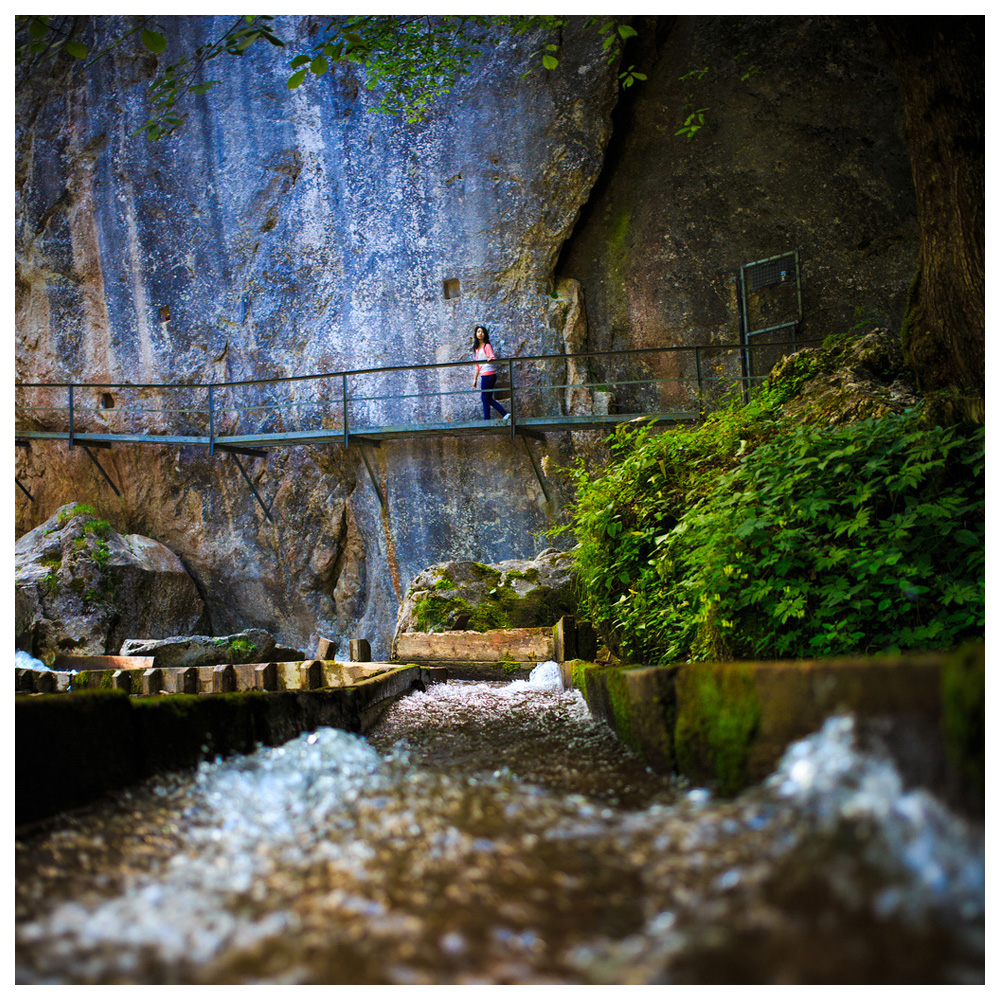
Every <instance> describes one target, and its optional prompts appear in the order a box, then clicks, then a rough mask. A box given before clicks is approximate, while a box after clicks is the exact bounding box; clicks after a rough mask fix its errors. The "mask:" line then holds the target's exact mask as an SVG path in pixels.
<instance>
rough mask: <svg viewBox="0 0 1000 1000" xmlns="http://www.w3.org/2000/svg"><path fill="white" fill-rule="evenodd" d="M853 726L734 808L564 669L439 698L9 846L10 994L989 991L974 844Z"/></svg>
mask: <svg viewBox="0 0 1000 1000" xmlns="http://www.w3.org/2000/svg"><path fill="white" fill-rule="evenodd" d="M858 730H859V727H858V725H857V724H856V723H855V721H854V720H853V719H852V718H850V717H838V718H834V719H831V720H829V721H828V722H827V724H826V725H825V727H824V728H823V730H822V731H821V732H820V733H817V734H815V735H813V736H811V737H809V738H808V739H806V740H804V741H802V742H801V743H798V744H795V745H794V746H793V747H791V748H789V750H788V752H787V753H786V755H785V758H784V760H783V761H782V763H781V765H780V767H779V768H778V769H777V770H776V772H775V773H774V774H773V775H772V776H771V777H770V778H769V779H768V780H767V781H765V782H763V783H762V784H761V785H759V786H757V787H755V788H753V789H750V790H748V791H747V792H745V793H744V794H742V795H741V796H739V797H737V798H735V799H732V800H728V801H724V800H716V799H715V798H713V797H712V796H711V795H710V794H709V793H708V792H707V791H706V790H704V789H698V788H690V787H686V786H685V785H684V784H683V783H681V782H678V781H677V780H675V779H674V780H672V779H668V778H665V777H661V776H657V775H655V774H653V773H651V772H650V771H648V770H646V769H645V768H644V767H643V766H642V764H641V762H640V761H639V760H638V759H637V758H635V757H634V756H632V755H631V754H630V753H629V752H628V751H627V750H625V749H624V748H623V747H622V745H621V744H620V743H619V742H618V741H617V739H616V738H615V737H614V736H613V735H612V734H611V733H610V731H609V730H607V729H606V728H604V727H603V726H601V725H600V724H598V723H595V722H594V721H593V720H592V719H591V718H590V716H589V713H588V711H587V708H586V706H585V704H584V703H583V700H582V699H581V698H580V696H579V694H578V693H577V692H574V691H564V690H562V688H561V686H560V685H559V681H558V670H557V668H556V667H555V664H548V665H542V666H540V667H538V668H536V670H535V671H534V672H533V673H532V676H531V679H530V680H528V681H514V682H512V683H508V684H502V683H472V682H455V681H452V682H449V683H448V684H444V685H438V686H435V687H433V688H430V689H429V690H428V691H427V692H426V693H416V694H413V695H410V696H409V697H407V698H404V699H402V700H400V701H398V702H397V703H396V704H395V705H394V706H393V707H392V708H391V709H390V710H389V712H388V713H387V714H386V716H385V717H384V718H383V720H382V721H381V722H380V723H379V725H378V726H377V728H376V729H375V730H374V731H373V732H372V733H370V734H369V736H368V737H367V738H366V739H362V738H360V737H357V736H354V735H351V734H348V733H344V732H340V731H338V730H334V729H321V730H318V731H316V732H314V733H310V734H304V735H303V736H301V737H299V738H298V739H296V740H293V741H292V742H290V743H287V744H285V745H284V746H282V747H278V748H262V749H260V750H258V751H257V752H256V753H253V754H251V755H248V756H244V757H235V758H230V759H228V760H222V761H214V762H205V763H203V764H202V765H201V766H200V767H199V768H198V769H197V771H195V772H191V773H187V774H181V775H175V776H171V777H169V778H159V779H156V780H153V781H151V782H148V783H147V784H145V785H143V786H140V787H137V788H133V789H130V790H129V791H128V792H125V793H122V794H120V795H119V796H117V797H116V798H115V799H114V800H111V801H107V802H104V803H101V804H99V805H97V806H95V807H93V808H91V809H89V810H85V811H81V812H79V813H76V814H74V815H72V816H66V817H61V818H60V819H59V820H58V821H57V822H54V823H50V824H47V825H46V826H44V827H41V828H37V829H34V830H32V831H19V832H18V835H17V837H16V924H15V977H16V981H17V982H18V983H172V984H173V983H179V984H206V983H224V984H252V983H272V984H273V983H342V984H365V983H388V984H437V983H440V984H460V983H467V984H479V983H483V984H527V983H534V984H559V983H564V984H565V983H580V984H656V983H779V984H780V983H880V982H882V983H965V982H972V983H975V982H982V981H983V979H984V951H985V946H984V909H985V892H984V866H985V863H984V843H983V831H982V826H981V825H977V824H974V823H970V822H969V821H967V820H965V819H962V818H960V817H959V816H957V815H955V814H953V813H951V812H949V811H948V810H947V809H946V808H945V807H944V806H943V805H942V804H941V803H939V802H938V801H937V800H936V799H934V798H932V797H931V796H930V795H928V794H927V793H925V792H923V791H921V790H912V789H911V790H907V789H905V788H904V787H903V785H902V782H901V779H900V777H899V774H898V773H897V771H896V769H895V768H894V766H893V765H892V763H891V762H890V760H889V758H888V757H887V756H885V755H882V754H881V753H879V752H878V749H877V746H875V745H874V744H872V742H871V740H867V739H862V738H861V734H860V733H859V731H858Z"/></svg>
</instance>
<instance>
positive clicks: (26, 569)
mask: <svg viewBox="0 0 1000 1000" xmlns="http://www.w3.org/2000/svg"><path fill="white" fill-rule="evenodd" d="M14 588H15V600H14V619H15V644H16V645H17V648H18V649H23V650H25V651H26V652H29V653H31V654H32V655H33V656H36V657H38V659H40V660H42V661H44V662H45V663H46V664H48V665H50V666H51V664H52V663H53V661H54V660H55V657H56V656H57V655H58V654H59V653H78V654H90V655H102V654H107V653H110V654H116V653H117V652H118V650H119V647H120V646H121V644H122V641H123V640H124V639H125V638H126V637H127V636H129V635H144V636H150V637H159V636H164V635H170V634H171V633H174V634H177V633H181V632H196V631H200V630H203V629H204V628H205V627H206V625H207V619H206V614H205V605H204V603H203V602H202V599H201V596H200V594H199V592H198V587H197V585H196V584H195V581H194V580H193V579H192V577H191V576H190V574H189V573H188V572H187V570H186V569H185V567H184V564H183V563H182V562H181V560H180V559H179V558H178V557H177V556H176V555H175V554H174V553H173V552H171V551H170V549H168V548H167V547H166V546H165V545H163V544H161V543H160V542H158V541H155V540H154V539H152V538H146V537H144V536H142V535H121V534H119V533H118V532H117V531H115V530H114V529H113V528H112V527H111V525H110V524H109V523H108V521H106V520H104V519H103V518H102V517H101V516H100V514H99V513H97V512H96V511H95V510H94V508H93V507H92V506H90V505H88V504H82V503H76V502H74V503H68V504H64V505H63V506H62V507H60V508H59V509H58V510H57V511H56V512H55V513H54V514H53V515H52V516H51V517H50V518H49V519H48V520H47V521H45V522H44V523H43V524H40V525H38V527H36V528H34V529H32V530H31V531H29V532H27V533H26V534H25V535H22V536H21V538H19V539H18V540H17V543H16V545H15V546H14Z"/></svg>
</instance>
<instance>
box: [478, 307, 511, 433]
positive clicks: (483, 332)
mask: <svg viewBox="0 0 1000 1000" xmlns="http://www.w3.org/2000/svg"><path fill="white" fill-rule="evenodd" d="M472 353H473V354H475V356H476V361H479V362H481V363H480V364H477V365H476V374H475V377H474V378H473V379H472V384H473V385H475V384H476V383H477V382H478V381H479V376H480V375H482V377H483V384H482V387H481V388H480V391H479V394H480V398H481V399H482V401H483V420H489V419H490V407H491V406H492V407H493V409H494V410H496V411H497V412H498V413H499V414H500V416H501V417H502V418H503V422H504V423H505V424H509V423H510V414H509V413H508V412H507V411H506V410H505V409H504V408H503V407H502V406H501V405H500V404H499V403H498V402H497V401H496V400H495V399H494V398H493V386H494V384H495V383H496V380H497V366H496V365H495V364H493V363H492V362H494V361H495V360H496V355H495V354H494V353H493V348H492V347H490V332H489V330H487V329H486V327H485V326H477V327H476V329H475V332H474V333H473V335H472Z"/></svg>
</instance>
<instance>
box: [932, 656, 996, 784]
mask: <svg viewBox="0 0 1000 1000" xmlns="http://www.w3.org/2000/svg"><path fill="white" fill-rule="evenodd" d="M941 725H942V729H943V731H944V738H945V745H946V748H947V752H948V755H949V757H950V758H951V761H952V763H953V764H954V765H955V767H956V768H957V770H958V772H959V774H960V775H961V776H962V779H963V781H965V782H966V783H967V784H968V786H969V790H970V791H971V792H972V793H973V794H976V795H978V796H982V795H983V794H984V792H985V782H986V650H985V647H984V646H983V644H982V643H971V644H969V645H966V646H963V647H962V648H961V649H959V650H957V651H956V652H955V653H953V654H952V655H951V656H949V657H948V658H947V659H946V660H945V662H944V665H943V667H942V670H941Z"/></svg>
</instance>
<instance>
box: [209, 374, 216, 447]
mask: <svg viewBox="0 0 1000 1000" xmlns="http://www.w3.org/2000/svg"><path fill="white" fill-rule="evenodd" d="M214 389H215V386H213V385H210V386H209V387H208V453H209V455H214V454H215V393H214Z"/></svg>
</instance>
